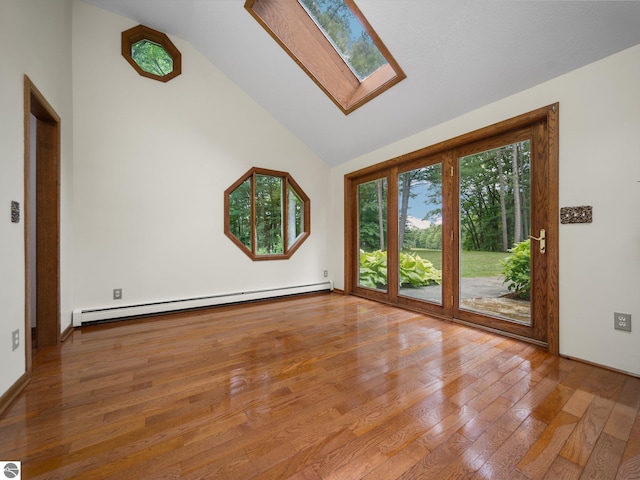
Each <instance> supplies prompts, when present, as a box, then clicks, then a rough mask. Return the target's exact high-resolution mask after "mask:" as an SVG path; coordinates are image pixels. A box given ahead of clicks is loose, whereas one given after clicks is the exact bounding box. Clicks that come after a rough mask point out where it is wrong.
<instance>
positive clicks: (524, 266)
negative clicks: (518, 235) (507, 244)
mask: <svg viewBox="0 0 640 480" xmlns="http://www.w3.org/2000/svg"><path fill="white" fill-rule="evenodd" d="M509 253H511V255H509V256H508V257H507V258H506V259H505V260H503V261H502V262H501V264H502V266H503V268H504V283H508V285H507V288H508V289H509V291H510V292H513V293H514V294H515V295H516V296H517V297H518V298H521V299H523V300H529V299H530V298H531V240H529V239H527V240H525V241H523V242H520V243H518V244H517V245H516V246H515V247H513V248H512V249H510V250H509Z"/></svg>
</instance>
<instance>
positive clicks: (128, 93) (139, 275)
mask: <svg viewBox="0 0 640 480" xmlns="http://www.w3.org/2000/svg"><path fill="white" fill-rule="evenodd" d="M73 5H74V7H73V13H74V15H73V31H74V38H73V59H74V63H73V83H74V87H73V90H74V120H75V123H74V125H75V131H74V134H75V143H74V158H75V168H74V175H75V177H74V188H75V191H74V195H75V211H74V215H75V217H74V219H75V235H76V258H77V268H76V270H75V273H76V277H75V288H76V291H75V294H76V297H75V298H76V307H77V308H92V307H105V306H116V305H128V304H137V303H144V302H152V301H162V300H173V299H179V298H190V297H195V296H201V295H217V294H223V293H233V292H237V291H247V290H254V289H262V288H265V287H286V286H295V285H300V284H309V283H316V282H321V281H324V280H325V279H324V278H323V271H324V270H325V269H327V253H326V238H325V234H326V232H327V220H326V218H327V198H328V196H327V192H326V185H327V183H328V175H329V169H328V167H327V166H326V165H325V164H324V163H323V162H321V161H320V160H319V159H318V158H317V157H315V156H314V155H313V154H312V153H311V152H310V151H309V150H308V149H307V148H306V147H305V146H304V145H303V144H302V143H301V142H300V141H299V140H298V139H297V138H296V137H294V136H293V135H292V134H291V133H289V132H288V131H287V130H286V129H285V128H283V127H282V126H281V125H280V124H279V123H277V122H276V121H275V120H273V118H272V117H271V116H270V115H269V114H267V113H266V112H265V111H264V110H263V109H262V108H261V107H260V106H258V104H257V103H255V102H254V101H253V100H252V99H250V98H249V97H248V96H247V95H246V94H244V93H243V92H242V91H241V90H240V89H239V88H238V87H237V86H236V85H235V84H234V83H232V82H231V81H230V80H229V79H228V78H227V77H225V76H224V75H223V74H222V73H221V72H220V71H219V70H218V69H217V68H216V67H215V66H213V65H212V64H211V63H210V62H209V61H208V60H206V59H205V58H204V57H203V56H202V55H201V54H200V53H199V52H198V51H196V50H195V49H194V48H193V47H192V46H191V45H190V44H188V43H187V42H185V41H182V40H181V39H179V38H174V37H172V38H171V40H172V41H173V43H174V44H175V45H176V46H177V47H178V49H179V50H180V51H181V53H182V72H183V73H182V75H180V76H178V77H176V78H175V79H173V80H171V81H169V82H167V83H162V82H158V81H155V80H151V79H147V78H144V77H141V76H140V75H138V74H137V73H136V72H135V71H134V70H133V68H131V66H130V65H129V64H128V63H127V61H126V60H125V59H124V58H123V57H122V55H121V53H120V34H121V32H122V31H124V30H126V29H129V28H131V27H133V26H135V25H136V23H135V22H134V21H132V20H129V19H126V18H123V17H120V16H117V15H114V14H111V13H108V12H106V11H103V10H101V9H98V8H96V7H94V6H92V5H88V4H85V3H83V2H80V1H75V2H74V4H73ZM149 26H150V27H153V25H149ZM254 166H256V167H264V168H269V169H274V170H281V171H286V172H289V173H290V174H291V175H292V176H293V178H294V179H295V180H296V181H297V183H298V184H299V185H300V187H301V188H302V189H303V190H304V191H305V193H306V194H307V195H308V196H309V197H310V199H311V236H310V237H309V238H308V239H307V241H306V242H305V243H304V244H303V245H302V246H301V247H300V248H299V249H298V250H297V251H296V253H295V254H294V255H293V256H292V258H291V259H289V260H277V261H259V262H253V261H251V259H249V257H247V256H246V255H245V254H244V253H243V252H242V251H240V249H238V247H236V246H235V245H234V244H233V243H232V242H231V241H230V240H229V239H228V238H227V237H226V236H225V235H224V232H223V226H224V224H223V218H224V206H223V192H224V190H225V189H226V188H228V187H229V186H230V185H231V184H232V183H234V182H235V181H236V180H237V179H238V178H240V177H241V176H242V175H243V174H244V173H246V172H247V171H248V170H249V169H250V168H251V167H254ZM114 288H122V289H123V299H122V300H120V301H114V300H112V291H113V289H114Z"/></svg>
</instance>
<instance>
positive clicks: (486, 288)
mask: <svg viewBox="0 0 640 480" xmlns="http://www.w3.org/2000/svg"><path fill="white" fill-rule="evenodd" d="M503 281H504V277H502V276H499V277H475V278H462V279H461V283H462V295H461V298H499V297H502V296H504V295H506V294H508V293H509V290H507V286H506V284H504V283H503ZM400 294H401V295H405V296H407V297H412V298H419V299H421V300H429V301H431V302H438V303H440V302H441V301H442V288H441V286H440V285H431V286H428V287H418V288H401V289H400Z"/></svg>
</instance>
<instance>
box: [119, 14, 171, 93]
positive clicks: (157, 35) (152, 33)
mask: <svg viewBox="0 0 640 480" xmlns="http://www.w3.org/2000/svg"><path fill="white" fill-rule="evenodd" d="M143 40H147V41H149V42H151V43H154V44H156V45H158V46H160V47H161V48H162V49H163V50H164V51H165V52H166V53H167V55H168V56H169V57H171V60H172V62H173V68H172V70H171V71H170V72H168V73H166V74H164V75H158V74H155V73H152V72H148V71H146V70H144V69H143V68H142V67H141V66H140V65H138V63H137V62H136V61H135V59H134V58H133V55H132V48H133V46H134V45H135V44H137V43H139V42H141V41H143ZM122 56H123V57H124V58H125V59H126V60H127V62H129V64H130V65H131V66H132V67H133V68H134V70H135V71H136V72H138V73H139V74H140V75H142V76H143V77H147V78H152V79H154V80H158V81H160V82H168V81H169V80H171V79H173V78H175V77H177V76H178V75H180V74H181V73H182V54H181V53H180V50H178V48H177V47H176V46H175V45H174V44H173V42H172V41H171V40H170V39H169V37H168V36H167V35H165V34H164V33H162V32H159V31H158V30H154V29H153V28H149V27H147V26H144V25H138V26H137V27H133V28H130V29H129V30H125V31H124V32H122Z"/></svg>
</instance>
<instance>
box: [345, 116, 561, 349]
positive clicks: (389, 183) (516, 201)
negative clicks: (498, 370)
mask: <svg viewBox="0 0 640 480" xmlns="http://www.w3.org/2000/svg"><path fill="white" fill-rule="evenodd" d="M557 114H558V106H557V105H552V106H549V107H545V108H543V109H539V110H536V111H534V112H531V113H529V114H525V115H522V116H520V117H516V118H514V119H511V120H508V121H506V122H502V123H501V124H497V125H493V126H491V127H487V128H486V129H482V130H479V131H477V132H473V133H471V134H467V135H464V136H462V137H458V138H456V139H453V140H450V141H448V142H443V143H441V144H439V145H437V146H435V147H428V148H426V149H423V150H420V151H418V152H414V153H413V154H409V155H406V156H403V157H401V158H399V159H394V160H391V161H388V162H385V163H384V164H381V165H380V166H373V167H370V168H369V169H366V170H363V171H360V172H354V173H353V174H350V175H347V177H346V182H345V189H346V190H345V194H346V199H347V201H346V202H345V203H346V207H345V216H346V226H347V235H346V245H345V247H346V255H345V257H346V258H345V259H346V266H347V268H346V269H345V270H346V278H345V280H346V281H345V291H346V293H351V294H355V295H359V296H363V297H366V298H370V299H373V300H377V301H381V302H385V303H391V304H395V305H399V306H403V307H406V308H410V309H413V310H417V311H422V312H425V313H429V314H432V315H435V316H440V317H444V318H447V319H452V320H455V321H458V322H462V323H468V324H472V325H474V326H479V327H481V328H486V329H490V330H494V331H498V332H501V333H504V334H507V335H510V336H515V337H518V338H523V339H526V340H528V341H531V342H533V343H536V344H538V345H541V346H544V347H546V348H547V349H548V350H549V351H551V352H554V353H557V351H558V335H557V331H558V273H557V272H558V249H557V245H558V241H557V210H558V209H557V196H558V191H557V190H558V188H557V185H558V182H557V176H558V171H557Z"/></svg>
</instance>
